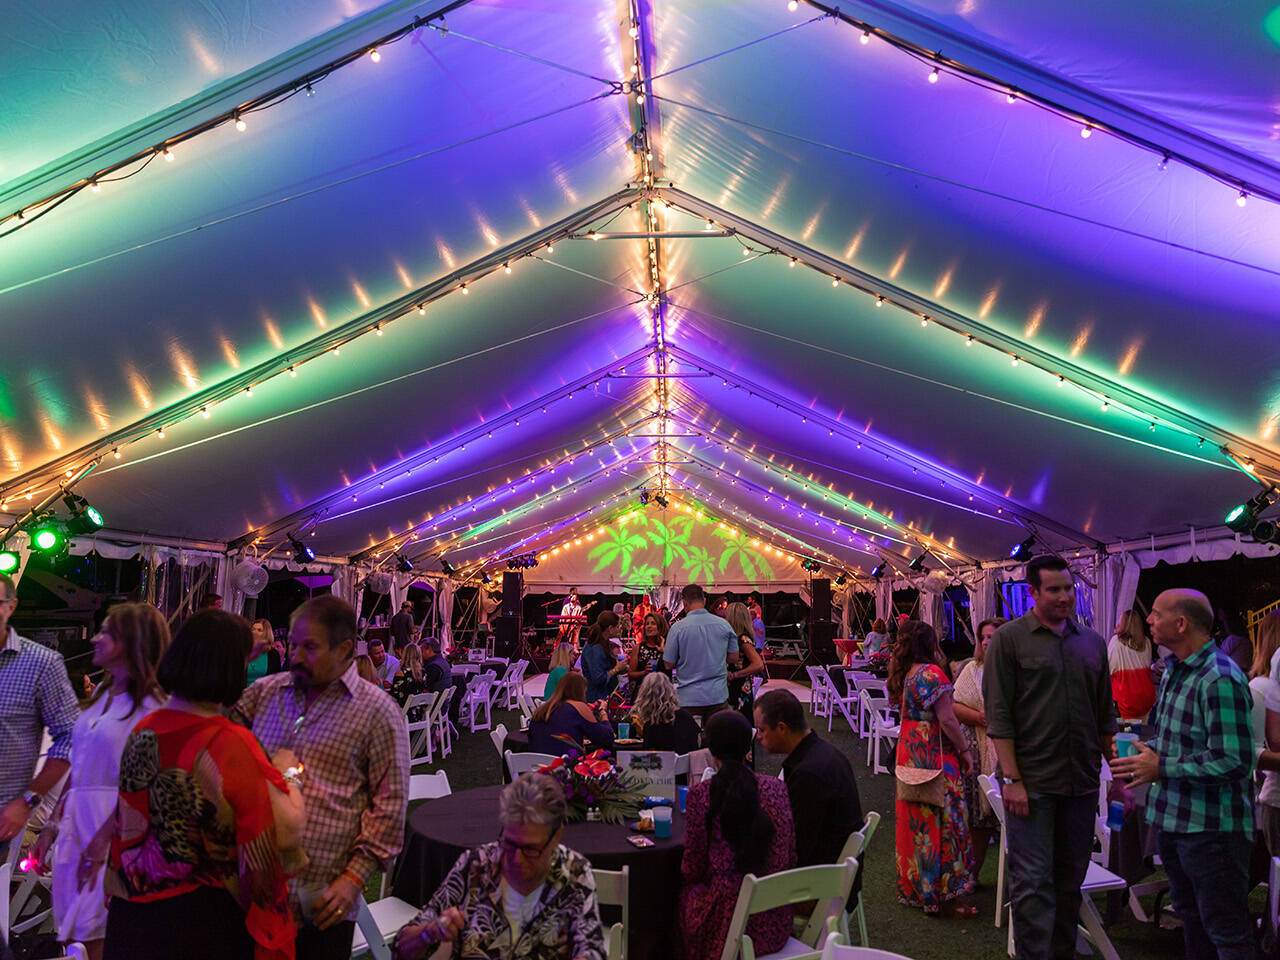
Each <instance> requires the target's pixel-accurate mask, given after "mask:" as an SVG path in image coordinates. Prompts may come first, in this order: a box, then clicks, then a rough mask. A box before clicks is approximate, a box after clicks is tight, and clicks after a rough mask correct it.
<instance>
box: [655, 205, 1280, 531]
mask: <svg viewBox="0 0 1280 960" xmlns="http://www.w3.org/2000/svg"><path fill="white" fill-rule="evenodd" d="M662 193H663V195H664V197H665V198H666V199H667V200H669V201H670V202H671V203H672V204H674V205H676V206H678V207H680V208H682V209H684V210H686V211H688V212H690V213H693V214H695V215H697V216H700V217H705V218H707V219H713V220H715V221H716V222H717V223H719V224H721V225H724V226H727V227H729V228H730V229H732V230H734V231H735V232H736V233H737V234H739V235H740V236H743V237H747V238H749V239H751V240H754V241H755V242H756V243H758V244H760V245H761V246H764V247H766V248H768V249H770V250H776V251H778V252H779V253H782V254H784V255H786V256H789V257H795V258H796V259H798V260H800V261H803V263H804V264H805V265H806V266H809V267H811V268H816V269H818V270H821V271H822V272H824V273H826V274H827V275H828V276H831V277H838V278H839V279H841V280H843V281H845V282H846V283H849V284H852V285H854V286H856V287H859V288H861V289H865V290H867V291H869V292H871V293H873V294H876V295H878V296H883V297H884V298H885V299H886V300H890V301H892V302H893V303H895V304H899V305H901V306H902V307H905V308H907V309H909V310H911V311H913V312H915V313H917V314H919V315H922V316H927V317H929V318H931V319H933V320H934V321H936V322H938V323H939V324H942V325H944V326H946V327H948V328H949V329H951V330H954V331H956V332H957V333H961V334H970V335H972V336H973V337H975V338H976V339H979V340H981V341H982V342H983V343H985V344H987V345H988V346H991V347H994V348H996V349H998V350H1003V351H1004V352H1006V353H1008V354H1009V355H1010V356H1016V357H1020V358H1022V359H1023V360H1026V361H1028V362H1029V363H1032V364H1034V365H1036V366H1038V367H1040V368H1041V369H1042V370H1045V371H1048V372H1050V373H1056V374H1059V375H1061V376H1065V377H1066V378H1067V380H1069V381H1071V382H1072V383H1074V384H1078V385H1080V386H1081V387H1084V388H1085V389H1087V390H1090V391H1092V392H1093V393H1096V394H1097V395H1098V396H1103V397H1108V398H1109V399H1110V401H1111V402H1112V403H1121V404H1124V405H1125V406H1128V407H1130V408H1132V409H1133V410H1136V411H1138V412H1140V413H1143V414H1146V415H1147V416H1152V417H1156V418H1158V419H1160V420H1164V421H1165V422H1167V423H1171V424H1173V425H1175V426H1177V427H1178V428H1180V429H1182V430H1184V431H1186V432H1187V434H1189V435H1191V436H1195V437H1201V438H1203V439H1204V440H1206V441H1209V442H1212V443H1213V444H1214V446H1216V447H1225V448H1227V449H1228V450H1230V451H1232V452H1234V453H1235V454H1236V455H1237V456H1238V457H1241V458H1250V459H1252V460H1254V461H1255V462H1256V463H1258V464H1260V465H1263V466H1266V467H1269V468H1270V469H1272V470H1274V471H1277V472H1280V452H1277V451H1276V450H1272V449H1270V448H1268V447H1265V446H1263V445H1261V444H1258V443H1254V442H1253V441H1251V440H1247V439H1245V438H1244V437H1240V436H1237V435H1236V434H1234V433H1231V432H1230V431H1228V430H1225V429H1223V428H1221V427H1218V426H1215V425H1214V424H1212V423H1209V422H1207V421H1205V420H1201V419H1200V418H1199V417H1196V416H1194V415H1192V414H1189V413H1187V412H1186V411H1184V410H1180V409H1178V408H1177V407H1174V406H1171V405H1170V404H1167V403H1164V402H1163V401H1161V400H1157V399H1154V398H1152V397H1149V396H1147V395H1145V394H1143V393H1140V392H1139V391H1137V390H1134V389H1132V388H1131V387H1127V386H1125V385H1124V384H1122V383H1118V382H1116V381H1114V380H1110V379H1108V378H1106V377H1103V376H1099V375H1098V374H1096V373H1094V372H1092V371H1091V370H1088V369H1086V368H1084V367H1081V366H1078V365H1077V364H1075V363H1072V362H1071V361H1070V360H1064V359H1063V358H1062V357H1059V356H1058V355H1057V354H1054V353H1052V352H1050V351H1048V350H1044V349H1042V348H1040V347H1037V346H1034V345H1032V344H1030V343H1027V342H1025V341H1023V340H1019V339H1018V338H1016V337H1012V336H1010V335H1009V334H1007V333H1005V332H1003V331H1002V330H999V329H997V328H995V327H992V326H989V325H987V324H984V323H982V322H980V321H978V320H974V319H973V318H972V317H969V316H967V315H965V314H962V313H959V312H957V311H955V310H952V309H950V308H948V307H944V306H943V305H942V304H940V303H935V302H934V301H932V300H929V299H927V298H925V297H922V296H919V295H918V294H915V293H913V292H911V291H909V290H907V289H905V288H903V287H899V286H897V285H895V284H892V283H889V282H887V281H885V280H883V279H881V278H880V277H878V276H876V275H875V274H872V273H868V272H867V271H865V270H860V269H858V268H857V267H853V266H850V265H849V264H847V263H844V262H843V261H841V260H837V259H836V258H834V257H830V256H827V255H826V254H825V253H821V252H819V251H817V250H814V249H813V248H812V247H807V246H805V245H804V244H801V243H797V242H796V241H794V240H792V239H790V238H789V237H786V236H783V235H782V234H779V233H775V232H774V231H772V230H770V229H768V228H767V227H762V226H760V225H759V224H757V223H755V222H753V221H751V220H748V219H746V218H745V217H739V216H738V215H736V214H733V213H730V212H729V211H727V210H722V209H721V208H719V207H717V206H715V205H714V204H711V203H708V202H707V201H705V200H703V199H702V198H700V197H697V196H694V195H693V194H689V193H685V192H684V191H682V190H679V189H676V188H664V189H663V191H662ZM672 349H673V351H674V349H675V348H672ZM701 365H702V366H704V367H706V366H707V365H706V364H701ZM756 392H759V391H756ZM987 495H988V496H990V493H989V492H988V494H987ZM1022 510H1023V512H1024V513H1026V512H1027V510H1026V508H1025V507H1024V508H1022ZM1045 519H1046V518H1040V521H1039V522H1044V520H1045ZM1076 539H1081V538H1080V537H1079V536H1077V537H1076ZM1082 542H1088V543H1094V542H1096V541H1094V540H1093V538H1091V537H1087V536H1086V537H1084V538H1083V539H1082Z"/></svg>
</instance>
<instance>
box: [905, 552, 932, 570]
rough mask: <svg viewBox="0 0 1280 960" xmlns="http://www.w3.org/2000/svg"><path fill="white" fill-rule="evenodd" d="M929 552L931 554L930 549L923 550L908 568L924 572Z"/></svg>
mask: <svg viewBox="0 0 1280 960" xmlns="http://www.w3.org/2000/svg"><path fill="white" fill-rule="evenodd" d="M928 554H929V551H928V550H921V551H920V556H918V557H916V558H915V559H914V560H912V561H911V562H910V563H909V564H907V568H908V569H909V570H911V571H912V572H914V573H920V572H922V571H923V570H924V558H925V557H926V556H928Z"/></svg>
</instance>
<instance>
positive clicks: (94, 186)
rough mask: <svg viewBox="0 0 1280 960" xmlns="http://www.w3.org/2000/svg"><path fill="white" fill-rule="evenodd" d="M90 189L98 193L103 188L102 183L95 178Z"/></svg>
mask: <svg viewBox="0 0 1280 960" xmlns="http://www.w3.org/2000/svg"><path fill="white" fill-rule="evenodd" d="M89 189H90V190H91V191H93V192H94V193H98V192H99V191H100V190H101V189H102V184H100V183H99V182H98V181H97V180H94V181H93V182H92V183H91V184H89Z"/></svg>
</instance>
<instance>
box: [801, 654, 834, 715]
mask: <svg viewBox="0 0 1280 960" xmlns="http://www.w3.org/2000/svg"><path fill="white" fill-rule="evenodd" d="M804 669H805V671H806V672H807V673H808V674H809V712H810V713H812V714H813V715H814V716H815V717H828V718H830V716H831V680H830V678H829V677H828V676H827V671H826V670H824V669H822V667H805V668H804Z"/></svg>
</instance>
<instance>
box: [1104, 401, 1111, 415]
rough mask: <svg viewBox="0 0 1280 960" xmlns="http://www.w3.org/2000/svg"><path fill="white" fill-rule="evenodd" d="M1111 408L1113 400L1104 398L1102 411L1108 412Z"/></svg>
mask: <svg viewBox="0 0 1280 960" xmlns="http://www.w3.org/2000/svg"><path fill="white" fill-rule="evenodd" d="M1110 409H1111V401H1110V400H1103V401H1102V412H1103V413H1106V412H1107V411H1108V410H1110Z"/></svg>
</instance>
